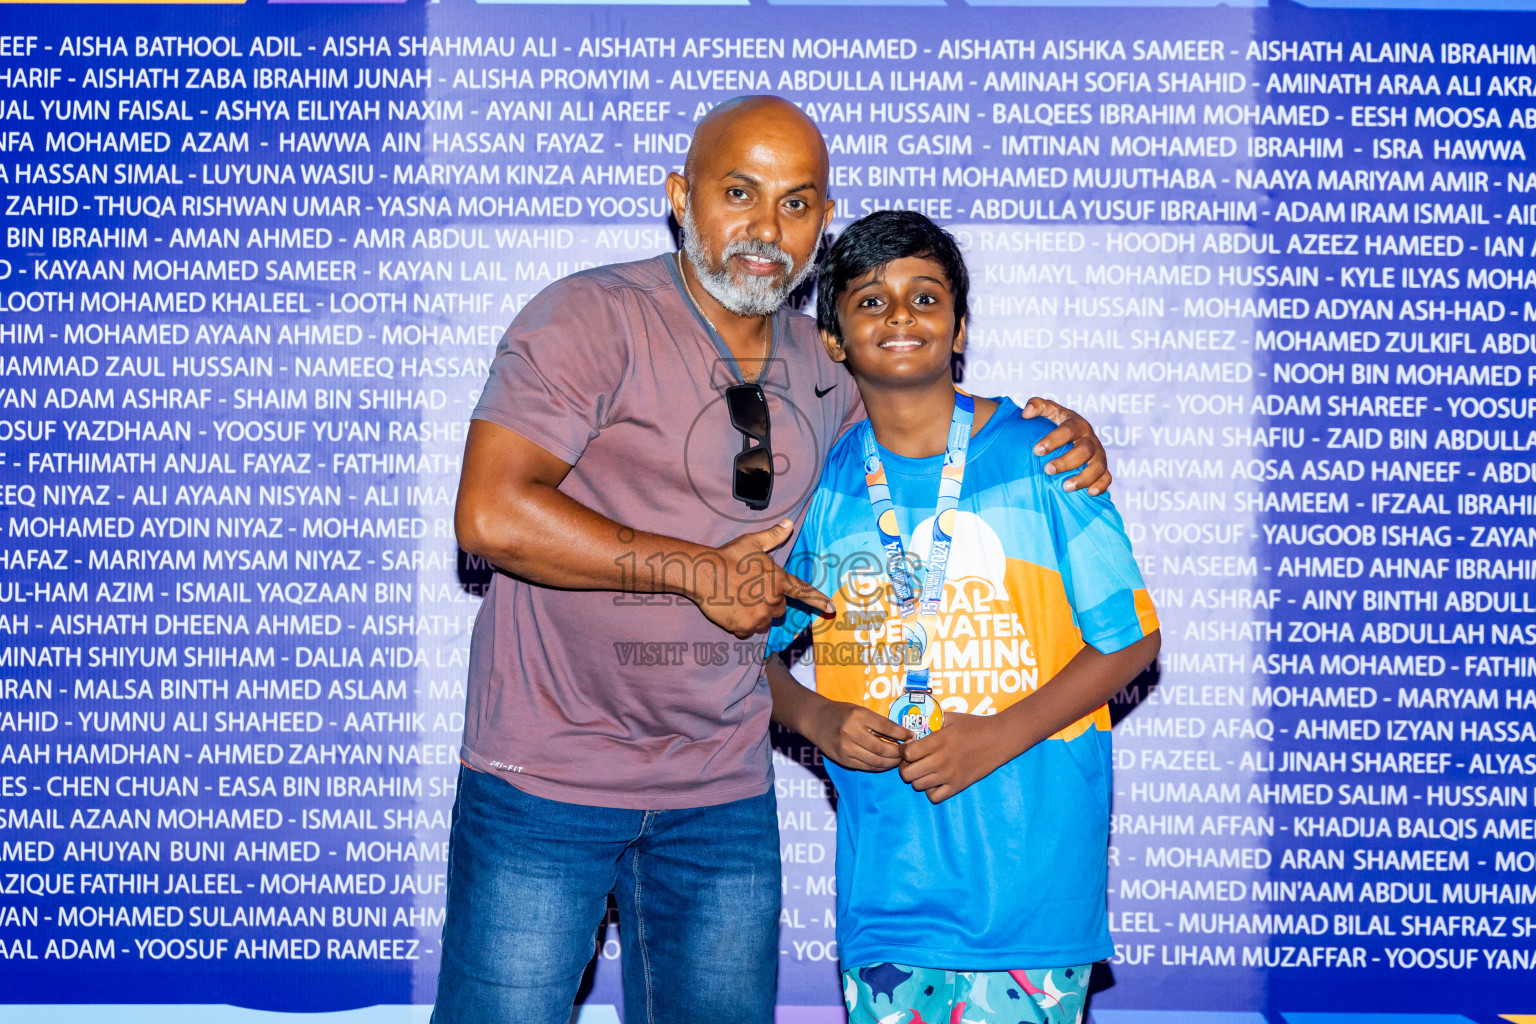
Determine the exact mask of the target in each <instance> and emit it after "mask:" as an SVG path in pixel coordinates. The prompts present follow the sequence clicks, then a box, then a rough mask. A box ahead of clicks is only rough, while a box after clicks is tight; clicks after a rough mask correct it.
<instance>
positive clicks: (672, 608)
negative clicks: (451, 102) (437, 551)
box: [463, 256, 862, 810]
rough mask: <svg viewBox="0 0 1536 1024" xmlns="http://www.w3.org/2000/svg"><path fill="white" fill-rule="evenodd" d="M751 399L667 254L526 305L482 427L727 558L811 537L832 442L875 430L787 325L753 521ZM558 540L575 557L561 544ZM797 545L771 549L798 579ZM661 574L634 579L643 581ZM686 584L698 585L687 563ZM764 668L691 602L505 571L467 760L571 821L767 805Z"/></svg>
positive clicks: (484, 405)
mask: <svg viewBox="0 0 1536 1024" xmlns="http://www.w3.org/2000/svg"><path fill="white" fill-rule="evenodd" d="M740 382H741V378H740V374H739V371H738V368H737V365H736V363H735V361H734V359H733V358H732V357H731V354H730V351H729V349H727V348H726V347H725V345H724V343H723V342H721V341H720V340H719V338H718V336H716V335H715V334H714V332H713V331H711V330H710V329H709V328H708V327H707V326H706V324H705V321H704V320H703V318H702V317H700V316H699V314H698V313H697V311H696V310H695V309H694V307H693V305H692V303H691V302H690V301H689V299H688V297H687V296H686V295H685V294H684V292H683V291H682V286H681V282H680V278H679V277H678V274H677V269H676V266H675V264H674V262H673V260H672V258H671V257H670V256H661V257H656V258H653V259H648V260H642V261H640V262H637V263H625V264H619V265H616V266H608V267H600V268H597V269H594V270H588V271H584V272H582V273H579V274H576V275H574V276H572V277H568V278H565V279H564V280H561V281H558V282H556V283H555V284H553V285H551V286H550V287H549V288H547V289H545V290H544V291H543V292H541V293H540V294H539V295H538V296H537V297H535V298H534V299H533V300H532V301H531V302H529V303H528V305H527V306H526V307H525V308H524V309H523V310H522V312H521V313H519V314H518V316H517V319H516V320H515V321H514V322H513V324H512V326H511V327H510V328H508V330H507V333H506V335H505V336H504V337H503V338H502V340H501V344H500V345H499V346H498V347H497V349H496V356H495V358H494V360H493V361H492V363H491V373H490V380H489V382H488V383H487V384H486V388H485V392H484V393H483V394H482V396H481V398H480V403H479V405H478V406H477V407H476V408H475V411H474V418H476V419H483V420H488V421H489V422H491V423H495V424H498V425H500V426H502V427H505V428H507V429H508V430H512V431H514V432H516V433H518V434H520V435H522V436H523V437H525V438H527V439H528V440H529V441H532V442H533V443H534V444H536V445H538V446H539V447H541V448H543V449H545V450H546V451H549V452H550V453H551V454H553V455H555V456H557V457H559V458H560V459H561V460H563V461H565V462H568V463H571V464H572V469H571V472H570V473H569V475H567V476H566V478H565V480H564V481H563V482H562V483H561V485H560V490H561V491H562V492H564V493H565V494H567V495H569V496H570V497H571V498H573V499H575V500H576V501H578V502H580V503H581V504H583V505H585V506H587V507H588V508H591V509H592V510H594V511H596V512H599V513H601V514H602V515H605V516H607V517H608V518H610V519H612V520H614V521H615V522H618V523H622V524H624V525H626V526H630V527H633V528H635V529H637V530H643V531H646V532H650V533H657V534H662V535H664V536H669V537H678V538H682V539H684V540H689V541H693V542H696V543H700V544H706V545H710V546H717V545H720V544H724V543H725V542H727V541H730V540H732V539H733V538H735V537H737V536H740V535H741V534H743V533H748V532H752V531H756V530H762V529H766V528H767V527H769V526H772V525H773V524H774V523H776V522H778V521H780V520H782V519H786V518H789V519H795V520H796V521H797V522H798V520H799V517H800V515H801V514H802V513H803V511H804V509H805V505H806V502H807V500H808V499H809V498H810V495H811V492H812V491H813V490H814V488H815V485H816V482H817V479H818V477H819V476H820V472H821V465H822V462H823V460H824V459H825V457H826V454H827V452H828V451H829V450H830V449H831V447H832V443H833V441H835V440H836V438H837V435H838V434H839V433H840V432H841V430H842V429H843V428H844V427H846V426H847V425H849V424H850V423H851V422H853V421H854V420H856V419H858V418H860V417H862V408H861V407H860V405H859V403H858V394H857V391H856V389H855V387H854V384H853V380H852V379H851V378H850V377H849V376H848V374H847V373H846V372H845V371H844V370H843V369H842V368H841V367H838V366H837V365H836V364H834V363H833V362H832V361H831V360H830V359H828V358H827V356H826V354H825V352H824V351H823V350H822V347H821V342H820V339H819V337H818V335H817V333H816V328H815V322H814V321H813V320H811V319H810V318H808V317H806V316H803V315H801V314H799V313H794V312H790V311H788V310H782V309H781V310H780V311H779V312H778V313H777V314H775V315H774V317H773V343H772V351H771V356H770V361H769V363H768V364H767V366H766V368H765V369H764V371H763V372H762V374H761V375H760V376H759V378H758V383H759V384H761V385H762V388H763V393H764V395H765V396H766V397H767V399H768V409H769V418H770V423H771V440H772V448H773V451H774V462H775V477H774V484H773V496H772V500H771V503H770V505H769V507H768V508H767V509H765V510H763V511H762V512H754V511H752V510H751V509H749V508H748V507H747V506H746V505H745V504H743V503H742V502H740V501H737V500H736V499H735V498H733V497H732V496H731V482H732V462H733V459H734V457H735V456H736V454H737V453H738V452H740V451H741V448H742V435H741V434H740V433H738V432H737V431H736V430H735V429H734V428H732V426H731V422H730V415H729V412H728V411H727V408H726V404H725V400H724V389H725V388H726V387H728V386H729V385H731V384H737V383H740ZM545 543H546V544H547V545H548V551H549V553H550V555H551V556H553V557H558V556H559V552H560V550H561V547H562V545H563V544H564V540H563V538H561V537H548V538H546V539H545ZM789 548H790V545H789V544H787V543H786V544H784V545H782V546H781V547H780V548H779V549H778V550H777V551H775V552H774V557H775V559H776V560H777V561H778V562H780V563H781V564H782V563H783V561H784V558H785V556H786V554H787V552H788V551H789ZM661 568H662V567H660V566H652V565H647V564H645V563H638V564H636V563H635V562H633V561H631V562H630V563H629V564H628V565H625V566H623V569H624V571H625V572H627V573H633V574H637V575H638V577H639V579H640V580H642V581H644V580H648V579H649V578H650V574H651V573H652V572H653V571H661ZM669 571H670V572H672V573H680V572H683V571H691V569H687V568H686V566H685V564H684V563H683V562H682V561H681V560H679V562H678V563H676V564H674V565H672V566H671V567H670V570H669ZM704 578H705V579H707V578H708V577H707V576H706V577H704ZM812 582H813V583H814V582H815V581H812ZM761 651H762V639H761V638H760V637H759V638H756V639H754V640H751V641H738V640H736V638H735V637H733V636H731V635H730V634H728V633H726V632H724V631H723V630H721V629H720V628H719V627H717V626H715V625H714V624H713V623H711V622H710V621H709V620H708V619H706V618H705V617H704V615H703V614H702V613H701V612H700V611H699V609H698V608H697V607H696V606H695V605H694V604H693V603H692V602H691V601H689V600H687V599H686V598H683V597H674V596H672V595H666V594H641V593H615V592H612V591H584V590H561V589H556V588H552V587H543V586H537V585H534V584H530V583H527V582H525V581H523V580H520V579H516V578H514V577H511V576H508V575H506V574H503V573H497V574H496V575H495V577H494V579H493V581H492V584H491V587H490V589H489V591H488V592H487V594H486V596H485V603H484V605H483V606H482V607H481V609H480V615H479V617H478V619H476V621H475V630H474V637H473V640H472V643H471V651H470V665H469V687H468V704H467V708H466V711H465V724H464V746H463V758H464V761H465V763H466V764H468V765H469V766H470V767H472V768H475V769H478V770H480V771H486V772H491V773H494V774H496V775H498V776H500V777H501V778H503V779H505V780H507V781H508V782H511V783H513V784H514V785H516V786H517V787H518V788H520V789H523V790H526V791H527V792H529V793H532V794H534V795H535V796H540V797H545V798H548V799H553V800H561V801H565V802H568V803H578V804H593V805H599V806H605V807H623V808H634V809H647V810H665V809H670V808H678V807H702V806H707V805H710V804H718V803H724V802H726V801H729V800H739V799H743V798H746V797H751V796H757V795H760V794H762V793H763V792H764V791H766V789H767V787H768V784H769V781H770V779H771V771H770V760H769V745H768V714H769V709H770V705H771V700H770V698H769V695H768V688H767V684H766V682H765V681H764V680H763V678H762V665H761V662H760V656H761Z"/></svg>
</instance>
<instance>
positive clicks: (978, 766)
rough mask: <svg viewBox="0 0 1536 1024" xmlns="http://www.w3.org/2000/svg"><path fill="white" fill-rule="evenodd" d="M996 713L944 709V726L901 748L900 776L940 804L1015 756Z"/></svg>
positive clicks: (1016, 754) (1006, 730)
mask: <svg viewBox="0 0 1536 1024" xmlns="http://www.w3.org/2000/svg"><path fill="white" fill-rule="evenodd" d="M1016 742H1017V740H1016V737H1014V736H1011V735H1010V732H1009V730H1008V728H1007V723H1006V722H999V721H998V718H997V716H996V715H962V714H960V713H958V712H955V711H946V712H944V726H943V728H941V729H939V730H938V731H937V732H932V733H929V734H928V735H927V736H924V737H923V738H922V739H920V740H913V741H912V742H910V743H908V744H906V745H905V746H903V747H902V750H901V757H902V765H901V777H902V779H903V780H904V781H905V782H907V783H908V784H910V785H911V787H912V788H913V789H915V790H917V791H918V792H919V793H926V794H928V801H929V802H930V803H935V804H939V803H943V802H944V801H945V800H948V799H949V798H950V797H952V796H954V795H955V794H956V793H959V792H960V791H961V790H963V789H965V788H966V787H967V786H970V785H971V784H972V783H975V782H978V781H980V780H981V779H984V778H986V777H987V776H988V775H991V774H992V773H993V772H994V771H996V770H997V769H998V768H1000V767H1001V766H1003V765H1004V764H1006V763H1007V762H1009V761H1011V760H1012V759H1013V758H1014V757H1016V756H1018V753H1019V751H1018V750H1016V749H1014V746H1015V745H1016Z"/></svg>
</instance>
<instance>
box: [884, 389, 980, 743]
mask: <svg viewBox="0 0 1536 1024" xmlns="http://www.w3.org/2000/svg"><path fill="white" fill-rule="evenodd" d="M975 416H976V400H975V399H974V398H972V397H971V396H970V395H968V394H966V393H965V392H964V391H961V390H960V389H959V388H956V389H955V411H954V412H953V413H952V414H951V416H950V420H949V439H948V441H947V442H946V444H945V446H944V467H943V469H942V471H941V475H940V477H939V500H938V506H937V508H936V509H935V510H934V515H933V546H932V548H931V550H930V551H929V553H928V567H927V570H926V571H925V572H924V574H923V589H922V595H921V597H920V598H919V597H918V596H917V595H916V594H915V593H914V591H913V588H912V578H911V574H910V573H909V571H908V564H907V552H906V548H905V547H904V546H903V545H902V543H901V528H900V527H899V526H898V525H897V522H896V507H895V505H894V504H893V503H892V501H891V487H890V484H889V483H887V481H886V479H885V465H884V464H883V463H882V462H881V461H880V449H879V447H878V445H877V444H876V443H875V428H874V427H873V426H871V425H870V423H869V421H868V420H866V421H865V422H864V425H863V428H862V429H863V437H862V441H863V444H864V483H865V485H866V486H867V487H868V489H869V504H870V506H871V508H873V509H874V513H875V528H876V529H877V530H878V531H879V534H880V546H881V547H883V548H884V549H885V563H886V575H887V576H888V577H889V579H890V581H891V591H892V593H893V595H894V596H895V598H896V604H897V609H898V611H899V612H900V614H901V627H902V643H903V647H904V651H903V658H902V664H903V667H904V669H905V674H904V680H903V685H902V693H901V695H900V696H898V697H897V698H896V700H895V701H894V702H892V704H891V710H890V717H891V719H892V720H893V721H895V722H897V723H899V724H901V725H904V726H906V727H907V728H908V729H910V730H911V731H912V732H913V733H914V734H916V735H915V737H914V738H916V739H921V738H922V737H923V736H926V735H927V734H928V733H929V732H931V731H933V730H934V729H937V728H939V726H940V725H941V724H942V720H943V713H942V712H941V711H940V709H939V706H938V704H937V702H936V701H935V700H934V699H933V689H932V687H931V686H930V685H929V682H928V678H929V674H928V663H929V660H930V659H929V652H930V646H929V643H930V640H931V639H932V637H931V636H930V630H931V629H932V628H933V625H934V623H935V622H936V621H937V620H938V615H939V607H940V604H941V603H942V601H943V598H944V574H945V571H946V570H947V569H948V568H949V553H950V548H951V547H952V546H953V545H954V529H955V512H956V510H957V509H958V508H959V507H960V484H961V482H962V481H963V480H964V479H965V452H966V448H967V447H968V446H969V444H970V440H971V424H972V422H973V421H974V419H975Z"/></svg>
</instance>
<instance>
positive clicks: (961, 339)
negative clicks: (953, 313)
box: [949, 317, 967, 355]
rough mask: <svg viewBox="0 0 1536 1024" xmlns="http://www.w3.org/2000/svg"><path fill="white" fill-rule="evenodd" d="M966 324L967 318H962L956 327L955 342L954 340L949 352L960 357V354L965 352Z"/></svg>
mask: <svg viewBox="0 0 1536 1024" xmlns="http://www.w3.org/2000/svg"><path fill="white" fill-rule="evenodd" d="M966 322H967V321H966V318H965V317H961V318H960V322H959V323H958V324H956V325H955V340H954V342H953V343H952V344H951V345H950V347H949V350H950V351H951V352H953V353H954V354H955V355H959V354H960V353H962V352H964V351H965V325H966Z"/></svg>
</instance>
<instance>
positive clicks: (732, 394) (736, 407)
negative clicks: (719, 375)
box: [725, 384, 768, 442]
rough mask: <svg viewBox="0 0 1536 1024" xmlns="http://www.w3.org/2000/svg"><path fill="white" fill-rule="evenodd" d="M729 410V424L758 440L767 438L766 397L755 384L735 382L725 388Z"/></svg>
mask: <svg viewBox="0 0 1536 1024" xmlns="http://www.w3.org/2000/svg"><path fill="white" fill-rule="evenodd" d="M725 401H726V404H727V405H728V406H729V407H730V410H731V426H733V427H735V428H736V429H737V430H739V431H741V432H742V433H743V434H746V435H747V436H748V437H751V438H753V439H755V440H758V441H764V442H766V441H767V440H768V399H767V398H765V397H763V389H762V388H760V387H758V386H757V385H756V384H736V385H733V386H731V387H728V388H726V389H725Z"/></svg>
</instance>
